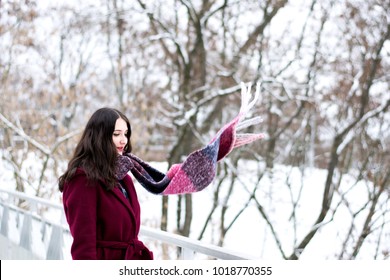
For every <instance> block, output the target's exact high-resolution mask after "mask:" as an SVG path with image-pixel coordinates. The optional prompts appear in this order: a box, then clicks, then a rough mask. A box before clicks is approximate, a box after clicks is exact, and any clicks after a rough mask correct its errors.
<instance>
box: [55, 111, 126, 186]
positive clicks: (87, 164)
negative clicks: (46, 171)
mask: <svg viewBox="0 0 390 280" xmlns="http://www.w3.org/2000/svg"><path fill="white" fill-rule="evenodd" d="M119 118H121V119H123V120H124V121H125V122H126V123H127V129H128V134H127V140H128V141H127V145H126V146H125V147H124V151H123V153H130V152H131V143H130V136H131V126H130V122H129V120H128V119H127V117H126V116H125V115H124V114H123V113H121V112H120V111H118V110H116V109H112V108H101V109H99V110H97V111H96V112H95V113H93V114H92V116H91V118H90V119H89V121H88V123H87V125H86V127H85V129H84V132H83V134H82V136H81V139H80V141H79V143H78V144H77V146H76V149H75V151H74V155H73V157H72V158H71V160H70V161H69V163H68V168H67V170H66V171H65V173H64V174H63V175H62V176H61V177H60V178H59V189H60V191H61V192H62V191H63V190H64V184H65V183H67V182H69V181H70V180H71V179H72V177H73V176H74V174H75V172H76V170H77V168H78V167H80V168H82V169H83V170H84V172H85V173H86V175H87V178H88V180H89V181H96V180H103V181H104V183H105V185H106V186H107V188H108V189H111V188H113V187H114V186H115V184H116V178H115V169H116V161H117V157H118V151H117V149H116V147H115V145H114V142H113V140H112V135H113V133H114V129H115V123H116V120H117V119H119Z"/></svg>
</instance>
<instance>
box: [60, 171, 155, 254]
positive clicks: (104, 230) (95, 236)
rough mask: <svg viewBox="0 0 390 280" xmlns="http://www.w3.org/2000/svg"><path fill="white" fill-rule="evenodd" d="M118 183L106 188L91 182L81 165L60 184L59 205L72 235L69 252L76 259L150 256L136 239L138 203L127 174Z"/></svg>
mask: <svg viewBox="0 0 390 280" xmlns="http://www.w3.org/2000/svg"><path fill="white" fill-rule="evenodd" d="M122 186H123V187H124V188H125V190H126V191H127V194H128V198H126V197H125V196H124V194H123V193H122V191H121V190H120V189H119V188H118V187H115V188H114V189H112V190H107V189H106V187H105V185H104V182H102V181H96V182H91V181H89V180H87V176H86V174H85V173H84V171H83V170H82V169H80V168H79V169H77V171H76V173H75V175H74V177H73V178H72V179H71V180H70V181H69V182H68V183H66V184H65V185H64V190H63V205H64V210H65V216H66V219H67V221H68V224H69V228H70V232H71V234H72V237H73V243H72V246H71V255H72V258H73V259H77V260H94V259H100V260H150V259H153V253H152V252H151V251H149V250H148V248H146V247H145V245H144V244H143V243H142V242H141V241H140V240H138V233H139V229H140V205H139V202H138V197H137V193H136V191H135V188H134V184H133V181H132V179H131V178H130V176H129V175H127V176H125V177H124V178H123V181H122Z"/></svg>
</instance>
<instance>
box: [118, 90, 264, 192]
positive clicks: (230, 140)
mask: <svg viewBox="0 0 390 280" xmlns="http://www.w3.org/2000/svg"><path fill="white" fill-rule="evenodd" d="M251 87H252V86H251V84H249V85H248V86H246V85H245V84H244V83H241V108H240V111H239V113H238V115H237V116H236V117H235V118H234V119H233V120H231V121H230V122H229V123H227V124H226V125H225V126H224V127H222V129H220V130H219V131H218V133H217V134H216V135H215V136H214V138H212V140H211V141H210V142H209V144H208V145H206V146H204V147H203V148H201V149H199V150H196V151H194V152H192V153H191V154H189V155H188V156H187V158H186V159H185V160H184V161H183V162H182V163H178V164H174V165H172V166H171V167H170V168H169V169H168V171H167V173H162V172H160V171H158V170H157V169H155V168H153V167H152V166H150V165H149V164H148V163H147V162H145V161H143V160H142V159H140V158H138V157H136V156H135V155H133V154H131V153H128V154H124V155H120V156H119V157H118V164H117V173H116V177H117V179H118V180H121V179H123V177H125V176H126V174H127V173H128V172H129V171H130V172H131V173H132V174H133V176H134V177H135V178H136V180H137V181H138V182H139V183H140V184H141V185H142V186H143V187H144V188H146V189H147V190H148V191H150V192H152V193H154V194H162V195H168V194H188V193H194V192H198V191H201V190H203V189H204V188H205V187H207V186H208V185H209V184H210V183H211V182H212V181H213V179H214V177H215V175H216V169H217V162H218V161H220V160H221V159H223V158H224V157H226V156H227V155H228V154H229V153H230V152H231V151H232V150H233V149H234V148H237V147H239V146H242V145H245V144H248V143H251V142H253V141H255V140H258V139H262V138H264V134H261V133H244V134H239V133H237V131H239V130H241V129H243V128H246V127H248V126H251V125H254V124H258V123H260V122H261V119H260V117H254V118H250V119H247V120H245V116H246V114H247V113H248V112H249V110H250V109H251V108H252V107H253V106H254V105H255V103H256V101H257V99H258V97H259V94H260V84H259V83H258V84H257V87H256V92H255V95H254V97H253V98H252V94H251Z"/></svg>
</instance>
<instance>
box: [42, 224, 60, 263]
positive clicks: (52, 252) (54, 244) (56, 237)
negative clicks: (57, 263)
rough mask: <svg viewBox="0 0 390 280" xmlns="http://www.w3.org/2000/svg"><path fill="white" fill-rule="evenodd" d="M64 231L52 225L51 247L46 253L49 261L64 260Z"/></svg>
mask: <svg viewBox="0 0 390 280" xmlns="http://www.w3.org/2000/svg"><path fill="white" fill-rule="evenodd" d="M62 231H63V229H62V227H61V226H58V225H52V231H51V236H50V241H49V247H48V248H47V253H46V259H47V260H62V259H63V258H64V256H63V253H62V247H63V244H64V237H63V234H62Z"/></svg>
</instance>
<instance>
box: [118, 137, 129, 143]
mask: <svg viewBox="0 0 390 280" xmlns="http://www.w3.org/2000/svg"><path fill="white" fill-rule="evenodd" d="M120 142H121V143H126V142H127V138H126V136H124V135H123V136H122V137H121V140H120Z"/></svg>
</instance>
